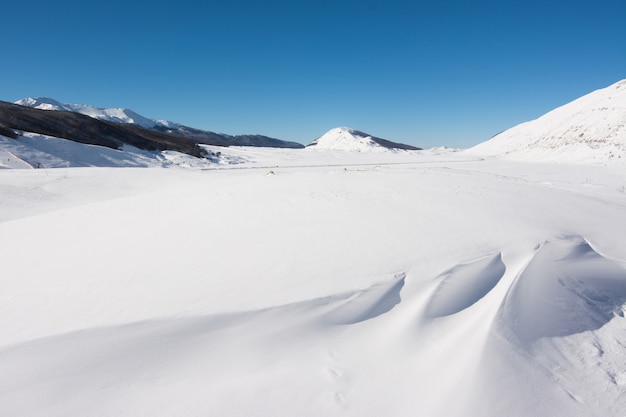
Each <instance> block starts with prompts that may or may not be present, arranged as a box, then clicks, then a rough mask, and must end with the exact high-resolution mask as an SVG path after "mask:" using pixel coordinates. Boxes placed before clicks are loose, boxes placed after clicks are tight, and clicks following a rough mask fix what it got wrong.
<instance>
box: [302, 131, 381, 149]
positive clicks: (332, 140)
mask: <svg viewBox="0 0 626 417" xmlns="http://www.w3.org/2000/svg"><path fill="white" fill-rule="evenodd" d="M307 149H313V150H318V149H320V150H333V151H353V152H386V151H389V150H388V149H387V148H385V147H383V146H380V145H379V144H378V143H376V142H374V140H372V138H371V136H363V135H362V134H360V133H359V132H357V131H355V130H354V129H351V128H349V127H336V128H334V129H330V130H329V131H328V132H326V133H324V134H323V135H322V136H320V137H319V138H317V139H315V140H314V141H313V142H312V143H311V144H310V145H309V146H308V147H307Z"/></svg>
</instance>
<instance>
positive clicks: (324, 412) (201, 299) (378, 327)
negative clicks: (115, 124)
mask: <svg viewBox="0 0 626 417" xmlns="http://www.w3.org/2000/svg"><path fill="white" fill-rule="evenodd" d="M7 140H9V139H7ZM12 146H16V145H15V143H14V142H13V145H12ZM221 151H222V152H223V155H222V162H224V163H223V164H210V165H207V166H201V167H196V168H194V169H189V168H181V167H180V166H179V165H184V164H175V163H172V164H164V163H162V162H160V161H158V160H152V161H153V163H146V164H145V165H149V166H152V167H151V168H139V167H112V166H117V165H109V167H83V168H58V169H3V170H0V254H1V255H0V268H1V271H2V272H1V273H0V288H1V291H0V334H2V339H1V342H0V393H2V395H0V415H3V416H5V415H6V416H42V415H45V416H73V415H76V416H137V415H149V416H172V415H177V416H289V415H291V416H296V415H297V416H358V417H363V416H376V417H378V416H382V415H389V416H459V417H461V416H464V417H465V416H503V415H506V416H530V415H532V416H550V417H554V416H567V417H571V416H619V415H624V410H626V360H625V358H626V319H625V318H624V312H625V310H626V306H625V303H626V171H625V170H623V167H622V166H620V165H616V164H607V165H606V166H601V165H576V166H573V165H567V164H540V163H527V162H514V161H503V160H497V159H493V160H480V159H479V158H477V157H475V156H472V155H469V154H467V153H463V152H447V151H441V152H437V151H422V152H404V151H403V152H389V151H387V152H342V151H321V150H315V149H304V150H284V149H262V148H255V149H243V148H228V149H223V150H221ZM111 152H114V151H111ZM5 156H6V155H5ZM7 159H8V160H9V161H8V162H7V164H5V165H7V166H8V165H9V163H10V164H17V165H19V164H20V162H19V161H22V159H20V158H17V159H13V160H11V158H10V157H8V158H7ZM11 161H12V162H11ZM142 161H146V159H142ZM84 165H88V164H87V163H86V164H84ZM120 165H124V164H120ZM20 167H23V166H14V168H20Z"/></svg>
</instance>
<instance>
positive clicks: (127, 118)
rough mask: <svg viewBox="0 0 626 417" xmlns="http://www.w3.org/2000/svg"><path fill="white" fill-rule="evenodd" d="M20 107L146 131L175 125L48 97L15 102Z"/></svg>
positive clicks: (119, 108) (122, 109)
mask: <svg viewBox="0 0 626 417" xmlns="http://www.w3.org/2000/svg"><path fill="white" fill-rule="evenodd" d="M15 104H19V105H20V106H26V107H32V108H35V109H41V110H64V111H71V112H75V113H81V114H84V115H86V116H89V117H93V118H94V119H98V120H106V121H109V122H115V123H131V124H135V125H138V126H141V127H145V128H147V129H153V128H155V127H159V126H163V127H168V128H169V127H172V126H176V123H173V122H168V121H163V120H154V119H149V118H147V117H144V116H141V115H140V114H138V113H136V112H134V111H132V110H130V109H126V108H122V107H112V108H102V107H95V106H90V105H88V104H67V103H65V104H63V103H60V102H59V101H57V100H55V99H52V98H50V97H37V98H33V97H28V98H24V99H21V100H18V101H16V102H15Z"/></svg>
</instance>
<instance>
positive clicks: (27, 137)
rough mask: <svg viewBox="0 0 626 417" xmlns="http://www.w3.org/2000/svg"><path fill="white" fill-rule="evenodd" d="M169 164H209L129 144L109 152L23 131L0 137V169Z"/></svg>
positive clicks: (107, 149)
mask: <svg viewBox="0 0 626 417" xmlns="http://www.w3.org/2000/svg"><path fill="white" fill-rule="evenodd" d="M171 165H177V166H184V167H207V166H210V165H211V161H209V160H204V159H198V158H194V157H192V156H189V155H186V154H182V153H180V152H176V151H163V152H152V151H144V150H141V149H138V148H135V147H133V146H129V145H126V146H125V147H124V148H123V149H111V148H107V147H103V146H97V145H86V144H83V143H78V142H74V141H71V140H67V139H61V138H55V137H52V136H46V135H40V134H36V133H30V132H22V134H21V135H20V136H18V138H17V139H10V138H6V137H4V136H0V169H2V168H69V167H152V166H171Z"/></svg>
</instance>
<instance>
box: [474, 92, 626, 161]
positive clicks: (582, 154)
mask: <svg viewBox="0 0 626 417" xmlns="http://www.w3.org/2000/svg"><path fill="white" fill-rule="evenodd" d="M467 152H468V153H472V154H476V155H483V156H495V157H504V158H510V159H521V160H531V161H555V162H557V161H558V162H597V163H606V162H610V161H621V162H623V163H626V80H622V81H619V82H617V83H615V84H613V85H611V86H609V87H606V88H603V89H601V90H597V91H594V92H592V93H590V94H587V95H585V96H583V97H581V98H579V99H577V100H574V101H572V102H570V103H568V104H566V105H564V106H562V107H559V108H557V109H555V110H552V111H551V112H549V113H546V114H545V115H543V116H541V117H540V118H538V119H536V120H533V121H530V122H526V123H522V124H520V125H518V126H515V127H513V128H511V129H509V130H506V131H504V132H502V133H500V134H498V135H496V136H494V137H493V138H492V139H490V140H488V141H486V142H484V143H481V144H479V145H477V146H475V147H473V148H471V149H469V150H467Z"/></svg>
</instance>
